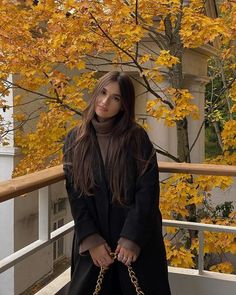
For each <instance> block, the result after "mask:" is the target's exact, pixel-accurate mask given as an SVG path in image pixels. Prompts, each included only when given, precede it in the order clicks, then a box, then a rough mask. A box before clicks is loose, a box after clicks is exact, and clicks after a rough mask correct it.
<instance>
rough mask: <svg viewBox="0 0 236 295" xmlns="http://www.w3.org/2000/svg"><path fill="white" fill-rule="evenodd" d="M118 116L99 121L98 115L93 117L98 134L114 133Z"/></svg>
mask: <svg viewBox="0 0 236 295" xmlns="http://www.w3.org/2000/svg"><path fill="white" fill-rule="evenodd" d="M115 120H116V116H114V117H112V118H109V119H107V120H105V121H98V120H97V118H96V117H94V118H93V119H92V124H93V127H94V129H95V131H96V133H97V134H103V135H105V134H110V133H112V130H113V127H114V122H115Z"/></svg>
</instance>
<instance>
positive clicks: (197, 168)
mask: <svg viewBox="0 0 236 295" xmlns="http://www.w3.org/2000/svg"><path fill="white" fill-rule="evenodd" d="M159 169H160V172H165V173H191V174H200V175H221V176H236V167H235V166H225V165H207V164H186V163H178V164H176V163H167V162H159ZM63 179H64V173H63V169H62V166H57V167H53V168H49V169H46V170H43V171H39V172H36V173H32V174H30V175H25V176H21V177H17V178H15V179H12V180H8V181H4V182H1V183H0V203H1V202H5V201H7V200H10V199H13V198H16V197H19V196H22V195H24V194H26V193H30V192H32V191H35V190H38V202H39V223H38V227H39V228H38V230H39V236H38V240H36V241H34V242H32V243H31V244H29V245H27V246H26V247H24V248H22V249H20V250H18V251H16V252H15V253H13V254H11V255H9V256H7V257H5V258H3V259H2V260H0V273H1V272H4V271H6V270H7V269H9V268H10V267H12V266H14V265H15V264H17V263H18V262H20V261H22V260H23V259H24V258H26V257H28V256H30V255H32V254H34V253H35V252H37V251H39V250H40V249H42V248H43V247H46V246H48V245H49V244H51V243H53V242H54V241H55V240H57V239H58V238H60V237H62V236H64V235H65V234H67V233H69V232H70V231H71V230H72V229H73V226H74V223H73V221H71V222H68V223H67V224H65V225H64V226H62V227H60V228H59V229H57V230H55V231H52V232H50V197H49V190H48V186H49V185H52V184H55V183H57V182H59V181H62V180H63ZM163 225H164V226H171V227H178V228H185V229H192V230H197V231H198V237H199V259H198V275H200V276H202V275H204V274H206V273H209V272H206V271H204V267H203V266H204V232H205V231H210V232H227V233H233V234H236V227H232V226H223V225H211V224H202V223H195V222H185V221H175V220H163ZM169 269H170V270H171V269H174V268H169ZM232 278H233V280H235V282H236V275H235V276H234V275H233V276H232Z"/></svg>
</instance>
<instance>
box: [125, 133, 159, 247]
mask: <svg viewBox="0 0 236 295" xmlns="http://www.w3.org/2000/svg"><path fill="white" fill-rule="evenodd" d="M142 154H143V158H144V160H146V161H148V160H149V161H148V162H147V163H148V166H147V168H146V170H145V172H144V173H143V174H142V175H141V176H139V177H138V179H137V182H136V190H135V199H134V203H133V205H132V206H131V208H130V210H129V212H128V215H127V217H126V220H125V223H124V226H123V228H122V231H121V234H120V236H121V237H124V238H127V239H130V240H132V241H134V242H135V243H137V244H138V245H139V246H140V247H141V248H142V247H143V246H144V245H145V243H146V242H147V240H148V239H149V238H150V236H151V233H152V229H153V226H155V225H154V224H153V220H154V215H155V213H156V212H157V210H158V208H157V206H158V205H159V191H160V189H159V171H158V166H157V158H156V153H155V150H154V148H153V145H152V143H151V141H150V139H149V137H148V135H147V133H146V132H145V131H143V132H142Z"/></svg>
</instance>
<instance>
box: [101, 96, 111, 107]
mask: <svg viewBox="0 0 236 295" xmlns="http://www.w3.org/2000/svg"><path fill="white" fill-rule="evenodd" d="M108 103H109V96H108V95H106V96H104V97H103V99H102V104H104V105H108Z"/></svg>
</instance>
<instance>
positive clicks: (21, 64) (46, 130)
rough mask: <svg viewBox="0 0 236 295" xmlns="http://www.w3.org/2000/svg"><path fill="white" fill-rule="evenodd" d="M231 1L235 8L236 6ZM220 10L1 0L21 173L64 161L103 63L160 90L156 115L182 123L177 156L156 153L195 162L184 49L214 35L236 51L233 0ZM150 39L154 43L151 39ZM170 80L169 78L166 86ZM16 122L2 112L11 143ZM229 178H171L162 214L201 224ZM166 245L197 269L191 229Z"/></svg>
mask: <svg viewBox="0 0 236 295" xmlns="http://www.w3.org/2000/svg"><path fill="white" fill-rule="evenodd" d="M227 5H230V6H231V7H232V9H231V10H230V12H228V10H227V9H226V8H225V7H227ZM222 13H223V14H222V16H221V17H218V18H215V19H212V18H210V17H208V16H206V14H205V6H204V1H202V0H192V1H187V2H185V1H183V0H165V1H153V0H139V1H138V0H130V1H128V0H117V1H113V0H98V1H92V0H87V1H85V0H80V1H76V0H67V1H56V0H47V1H46V0H44V1H27V0H25V1H16V0H15V1H14V0H12V1H1V6H0V17H1V19H2V27H1V31H0V40H1V41H0V46H1V47H0V52H1V55H0V67H1V74H0V79H1V80H0V81H1V83H0V91H1V93H2V95H1V98H0V107H1V108H2V109H3V110H4V111H7V110H8V109H9V108H11V107H13V106H10V105H7V102H6V100H5V99H4V97H5V96H6V95H7V94H8V93H9V91H10V90H11V89H15V90H16V91H18V93H17V95H16V96H15V97H14V108H15V110H16V112H15V114H14V119H15V121H16V122H18V123H17V124H18V125H17V126H16V127H15V128H14V129H17V135H16V144H17V145H18V146H20V147H21V149H22V152H23V153H24V154H25V157H24V159H23V160H22V161H21V162H20V163H19V165H18V166H17V168H16V170H15V174H14V175H15V176H17V175H20V174H24V173H29V172H33V171H35V170H39V169H43V168H45V167H49V166H52V165H56V164H59V163H60V162H61V156H62V154H61V147H62V141H63V138H64V136H65V134H66V133H67V132H68V129H71V128H73V127H74V126H75V124H77V121H78V119H79V117H80V115H81V112H82V111H83V109H84V108H85V106H86V93H87V92H90V91H91V90H92V89H93V87H94V84H95V82H96V73H97V71H99V70H100V69H101V67H102V66H103V67H108V66H113V67H117V68H119V69H129V70H131V69H132V70H133V71H135V72H138V73H139V75H140V79H137V82H138V83H140V84H141V85H142V86H143V87H144V89H145V91H147V92H149V93H150V94H152V97H154V99H152V100H150V101H149V102H148V105H147V112H148V114H149V115H150V116H152V117H154V118H156V119H157V120H164V121H165V123H166V124H167V126H169V127H172V128H173V127H175V128H176V133H177V138H178V140H177V157H176V156H174V155H171V154H170V153H168V152H163V151H161V150H157V151H158V152H160V153H162V154H164V155H166V156H167V157H169V158H171V159H172V160H175V161H177V162H191V159H190V151H191V148H192V147H190V146H189V139H188V120H189V118H190V117H191V118H193V119H197V118H198V109H197V106H196V105H194V104H193V102H192V99H193V95H192V94H191V93H190V92H189V90H188V89H185V88H184V87H183V70H182V62H183V54H184V50H186V48H195V47H199V46H201V45H203V44H206V43H208V42H213V41H214V40H215V39H216V38H218V39H219V40H220V41H221V42H222V43H223V44H224V46H225V47H226V48H230V50H231V49H232V44H229V43H230V41H229V40H230V39H231V36H232V35H233V34H235V31H234V29H232V28H234V27H233V26H231V29H230V26H229V25H230V24H235V3H234V2H230V1H225V2H224V3H223V4H222ZM16 28H17V29H16ZM146 38H149V40H151V42H152V46H149V45H148V43H147V42H145V39H146ZM9 74H13V75H14V79H13V82H10V81H9V79H8V76H9ZM164 78H165V79H167V80H168V82H169V84H168V86H166V87H165V88H161V89H160V86H159V83H160V82H162V81H163V79H164ZM231 86H232V88H231V89H230V90H229V92H230V93H232V94H231V95H232V96H233V97H235V96H234V95H235V90H234V89H235V85H234V84H232V85H231ZM28 93H30V94H31V96H30V97H29V96H27V95H28ZM232 99H234V98H232ZM39 101H40V104H38V102H39ZM32 103H33V105H34V106H35V109H34V110H33V111H31V112H30V113H27V111H26V108H27V106H28V105H30V104H32ZM232 108H233V111H234V112H235V107H234V106H232ZM75 118H76V120H77V121H76V120H75ZM29 120H37V121H36V123H35V124H36V128H35V130H33V131H26V130H27V123H28V122H29ZM232 126H235V121H234V120H230V121H229V122H226V124H225V126H224V131H223V133H222V142H223V144H224V149H226V150H227V151H229V150H230V156H232V157H235V153H234V152H232V153H231V149H232V146H233V147H235V145H236V143H235V139H234V137H233V138H231V134H230V133H229V132H228V131H227V130H228V129H227V128H232ZM9 128H11V126H9V124H8V125H6V122H3V118H2V117H0V135H1V137H2V141H3V144H7V134H8V132H9ZM235 130H236V128H235ZM235 132H236V131H235ZM234 136H235V135H234ZM222 157H223V158H221V160H219V161H223V159H228V157H229V154H227V153H226V152H224V155H223V156H222ZM217 161H218V160H217ZM232 163H233V161H231V164H232ZM204 179H205V178H204ZM216 179H217V181H216ZM202 183H204V185H202ZM174 184H175V188H174ZM230 184H231V180H230V179H228V178H227V179H226V178H224V177H221V178H213V177H209V178H207V181H206V182H205V181H203V180H202V179H200V178H194V177H193V176H181V175H180V176H173V177H171V178H170V179H169V180H167V181H166V182H165V187H164V188H163V192H165V195H164V194H163V199H162V200H163V201H162V209H163V212H164V216H168V217H169V218H174V217H177V218H180V219H187V220H195V221H196V220H197V213H198V211H199V210H198V209H199V208H200V206H202V204H203V203H204V202H203V200H204V199H205V198H206V197H207V194H208V192H209V190H210V189H212V188H214V187H217V186H219V187H227V186H229V185H230ZM180 186H181V187H180ZM199 186H200V188H199ZM209 187H210V189H209ZM176 188H178V190H176ZM186 189H188V190H186ZM180 191H181V192H182V194H181V196H179V192H180ZM170 194H171V196H172V197H173V199H174V200H173V202H176V200H177V198H178V200H179V197H181V202H179V203H178V206H176V207H173V205H172V207H170V206H171V205H170V204H169V202H168V199H167V197H169V196H170ZM168 206H169V207H168ZM198 207H199V208H198ZM231 213H232V212H231ZM228 217H229V216H228ZM230 220H231V219H230ZM229 222H231V221H229ZM168 243H169V244H168V245H169V247H168V251H169V252H168V253H169V254H168V255H169V256H168V257H169V260H170V262H171V263H172V264H174V263H175V262H176V259H175V255H174V254H173V253H180V251H183V248H182V245H183V244H185V246H186V245H188V248H189V250H191V251H192V252H190V251H188V252H186V251H184V255H185V257H187V255H190V256H188V257H190V258H189V259H188V260H187V259H186V261H189V263H188V266H193V264H194V261H193V257H194V254H193V252H194V251H195V250H196V249H195V248H192V249H191V247H193V244H194V236H191V233H190V236H189V238H187V239H186V241H185V242H184V243H183V242H181V243H182V244H181V245H179V246H178V247H177V246H176V244H175V245H171V242H168ZM231 244H233V242H232V241H231ZM173 247H174V248H173ZM176 247H177V248H176ZM229 249H231V248H230V247H229ZM176 251H177V252H176ZM232 251H233V250H232ZM234 251H235V250H234ZM187 253H189V254H187ZM172 254H173V255H172ZM178 263H179V262H177V264H178Z"/></svg>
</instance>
